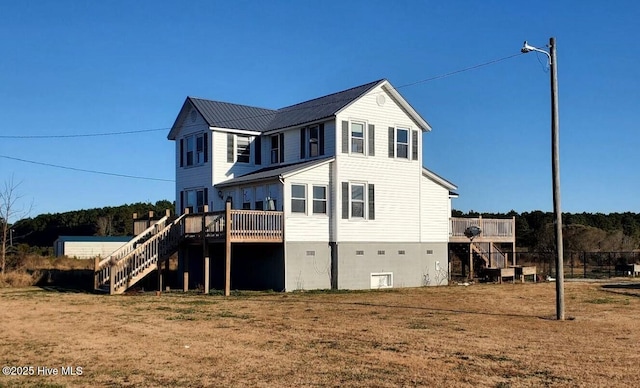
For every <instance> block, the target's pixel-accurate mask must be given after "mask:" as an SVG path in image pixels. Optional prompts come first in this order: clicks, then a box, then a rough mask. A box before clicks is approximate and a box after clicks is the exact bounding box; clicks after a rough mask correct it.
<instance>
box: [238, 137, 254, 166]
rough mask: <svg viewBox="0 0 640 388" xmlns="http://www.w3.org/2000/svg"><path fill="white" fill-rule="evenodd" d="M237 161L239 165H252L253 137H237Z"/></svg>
mask: <svg viewBox="0 0 640 388" xmlns="http://www.w3.org/2000/svg"><path fill="white" fill-rule="evenodd" d="M236 140H237V141H236V161H238V162H239V163H251V147H250V146H249V144H250V143H251V137H249V136H243V135H237V138H236Z"/></svg>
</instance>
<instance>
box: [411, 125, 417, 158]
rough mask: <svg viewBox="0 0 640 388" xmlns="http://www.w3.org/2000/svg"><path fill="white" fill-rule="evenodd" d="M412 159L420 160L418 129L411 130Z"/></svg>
mask: <svg viewBox="0 0 640 388" xmlns="http://www.w3.org/2000/svg"><path fill="white" fill-rule="evenodd" d="M411 159H412V160H418V131H411Z"/></svg>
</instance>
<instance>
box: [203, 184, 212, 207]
mask: <svg viewBox="0 0 640 388" xmlns="http://www.w3.org/2000/svg"><path fill="white" fill-rule="evenodd" d="M204 205H207V206H209V188H208V187H205V188H204ZM209 211H211V209H209Z"/></svg>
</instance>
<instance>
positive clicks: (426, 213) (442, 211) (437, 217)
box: [420, 176, 451, 242]
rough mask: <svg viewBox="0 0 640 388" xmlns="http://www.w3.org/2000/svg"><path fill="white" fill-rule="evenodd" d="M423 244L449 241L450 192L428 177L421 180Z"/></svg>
mask: <svg viewBox="0 0 640 388" xmlns="http://www.w3.org/2000/svg"><path fill="white" fill-rule="evenodd" d="M420 185H421V188H422V198H421V208H422V214H421V220H422V233H421V240H422V242H443V241H449V218H450V216H451V207H450V204H451V199H449V190H448V189H446V188H444V187H442V186H441V185H439V184H438V183H436V182H434V181H432V180H431V179H429V178H427V177H424V176H423V177H422V178H421V183H420Z"/></svg>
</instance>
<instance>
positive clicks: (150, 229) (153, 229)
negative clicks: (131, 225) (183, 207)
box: [96, 216, 169, 269]
mask: <svg viewBox="0 0 640 388" xmlns="http://www.w3.org/2000/svg"><path fill="white" fill-rule="evenodd" d="M168 219H169V216H164V217H162V218H161V219H159V220H158V222H156V223H155V224H153V225H151V226H149V227H148V228H147V229H145V230H143V231H142V232H140V234H138V235H137V236H135V237H134V238H132V239H131V240H130V241H129V242H128V243H126V244H124V245H123V246H121V247H120V248H118V249H116V250H115V251H113V252H111V254H109V256H107V257H106V258H104V259H102V260H101V261H100V262H99V263H98V268H96V269H101V268H103V267H104V266H106V264H108V263H110V262H112V261H114V262H118V261H120V260H122V258H123V257H125V256H126V255H128V254H129V252H131V251H133V250H134V249H135V247H134V248H133V249H130V248H131V247H133V245H134V244H136V243H137V242H139V241H140V240H142V239H143V238H145V237H148V236H147V235H148V234H149V233H152V235H153V234H156V233H158V230H157V229H158V225H159V224H162V225H164V223H165V222H167V220H168ZM163 228H164V226H163ZM127 249H129V250H128V251H127V252H126V253H124V254H122V253H123V251H126V250H127ZM118 256H120V257H119V258H118Z"/></svg>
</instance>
